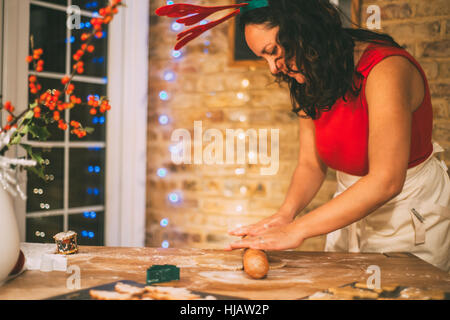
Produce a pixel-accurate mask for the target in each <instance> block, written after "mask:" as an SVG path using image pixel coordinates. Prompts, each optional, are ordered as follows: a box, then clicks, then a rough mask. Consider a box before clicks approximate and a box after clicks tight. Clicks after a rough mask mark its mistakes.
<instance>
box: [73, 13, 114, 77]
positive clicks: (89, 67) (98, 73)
mask: <svg viewBox="0 0 450 320" xmlns="http://www.w3.org/2000/svg"><path fill="white" fill-rule="evenodd" d="M90 21H91V18H86V17H82V18H81V23H80V27H81V29H73V30H72V39H71V42H72V53H71V57H72V62H71V65H72V66H73V65H74V64H75V63H76V61H75V60H73V55H74V54H75V53H76V52H77V50H79V49H80V48H81V45H82V44H83V43H85V42H84V41H81V39H80V38H81V35H82V34H83V33H90V32H92V25H91V23H90ZM107 34H108V27H107V26H105V25H104V26H103V38H100V39H97V38H94V39H93V40H92V41H91V42H90V44H91V45H93V46H94V48H95V50H94V51H93V52H92V53H89V52H86V53H85V55H84V56H83V58H82V60H83V62H84V73H83V75H85V76H91V77H98V78H104V77H106V52H107V47H108V41H107Z"/></svg>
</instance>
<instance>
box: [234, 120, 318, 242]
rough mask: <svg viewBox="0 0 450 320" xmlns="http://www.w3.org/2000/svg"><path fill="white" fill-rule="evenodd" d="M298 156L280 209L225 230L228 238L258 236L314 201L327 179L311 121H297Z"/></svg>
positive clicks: (288, 221) (287, 219)
mask: <svg viewBox="0 0 450 320" xmlns="http://www.w3.org/2000/svg"><path fill="white" fill-rule="evenodd" d="M299 121H300V123H299V130H300V134H299V143H300V148H299V155H298V163H297V167H296V169H295V171H294V173H293V175H292V178H291V183H290V186H289V189H288V192H287V194H286V198H285V200H284V202H283V204H282V205H281V207H280V209H279V210H278V211H277V212H276V213H275V214H273V215H271V216H269V217H267V218H265V219H263V220H261V221H258V222H257V223H254V224H251V225H248V226H243V227H238V228H235V229H232V230H230V231H228V233H229V234H230V235H234V236H245V235H250V236H254V235H258V234H262V233H265V232H268V231H270V229H271V228H275V227H279V226H283V225H286V224H289V223H291V222H292V220H293V219H294V218H295V216H296V215H297V214H298V213H299V212H300V211H302V210H303V209H304V208H305V207H306V206H307V205H308V204H309V203H310V202H311V200H312V199H313V198H314V196H315V195H316V194H317V192H318V191H319V189H320V186H321V185H322V183H323V181H324V180H325V177H326V172H327V167H326V165H325V164H324V163H323V162H322V161H321V160H320V158H319V156H318V154H317V150H316V147H315V127H314V123H313V121H312V120H311V119H304V118H299Z"/></svg>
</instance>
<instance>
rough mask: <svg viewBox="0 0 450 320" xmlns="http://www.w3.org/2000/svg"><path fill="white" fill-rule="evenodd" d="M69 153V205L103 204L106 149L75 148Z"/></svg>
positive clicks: (74, 206) (73, 206) (72, 206)
mask: <svg viewBox="0 0 450 320" xmlns="http://www.w3.org/2000/svg"><path fill="white" fill-rule="evenodd" d="M69 154H70V158H69V177H70V178H69V207H70V208H76V207H84V206H92V205H103V203H104V181H105V168H104V165H103V164H104V163H105V150H104V149H100V148H87V149H84V148H73V149H71V150H70V153H69Z"/></svg>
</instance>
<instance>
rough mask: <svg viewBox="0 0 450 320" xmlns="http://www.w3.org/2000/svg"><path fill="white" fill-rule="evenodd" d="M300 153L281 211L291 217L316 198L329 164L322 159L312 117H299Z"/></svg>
mask: <svg viewBox="0 0 450 320" xmlns="http://www.w3.org/2000/svg"><path fill="white" fill-rule="evenodd" d="M299 128H300V129H299V130H300V134H299V143H300V148H299V154H298V163H297V167H296V169H295V171H294V174H293V175H292V179H291V183H290V186H289V189H288V192H287V194H286V197H285V200H284V202H283V204H282V206H281V208H280V211H282V212H285V213H286V215H288V216H289V217H290V218H292V219H294V218H295V216H296V215H297V214H298V213H299V212H300V211H302V210H303V209H304V208H305V207H306V206H307V205H308V204H309V203H310V202H311V200H312V199H313V198H314V196H315V195H316V194H317V192H318V191H319V189H320V187H321V186H322V183H323V181H324V180H325V178H326V174H327V169H328V168H327V166H326V165H325V164H324V163H323V162H322V160H321V159H320V157H319V155H318V153H317V149H316V143H315V126H314V122H313V120H311V119H305V118H299Z"/></svg>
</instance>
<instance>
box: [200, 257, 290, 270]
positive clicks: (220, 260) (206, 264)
mask: <svg viewBox="0 0 450 320" xmlns="http://www.w3.org/2000/svg"><path fill="white" fill-rule="evenodd" d="M268 260H269V270H274V269H280V268H283V267H284V266H285V265H286V262H284V261H282V260H280V259H278V258H273V257H270V256H269V257H268ZM194 261H196V263H197V266H198V267H203V268H210V269H219V270H230V271H238V270H243V269H244V266H243V264H242V255H236V254H227V253H223V254H215V255H203V256H198V257H195V258H194Z"/></svg>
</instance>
